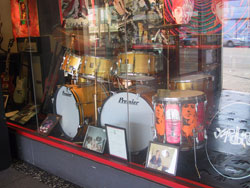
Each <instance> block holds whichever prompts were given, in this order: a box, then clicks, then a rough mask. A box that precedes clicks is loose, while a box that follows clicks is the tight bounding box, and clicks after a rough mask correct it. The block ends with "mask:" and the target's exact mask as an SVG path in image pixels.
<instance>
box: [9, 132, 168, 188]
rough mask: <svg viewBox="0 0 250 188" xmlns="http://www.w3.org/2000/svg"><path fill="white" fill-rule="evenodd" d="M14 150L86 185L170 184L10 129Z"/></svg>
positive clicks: (63, 176) (44, 167)
mask: <svg viewBox="0 0 250 188" xmlns="http://www.w3.org/2000/svg"><path fill="white" fill-rule="evenodd" d="M10 136H11V143H12V149H13V152H14V153H13V154H15V155H17V157H18V158H20V159H21V160H24V161H26V162H28V163H30V164H33V165H34V166H37V167H39V168H41V169H43V170H46V171H48V172H50V173H52V174H55V175H57V176H59V177H62V178H63V179H65V180H68V181H70V182H73V183H74V184H77V185H79V186H83V187H86V188H87V187H95V188H97V187H115V188H117V187H124V188H125V187H126V188H127V187H159V188H160V187H166V186H163V185H160V184H158V183H156V182H153V181H149V180H146V179H144V178H140V177H137V176H134V175H131V174H129V173H126V172H123V171H121V170H117V169H115V168H112V167H110V166H108V165H103V164H100V163H98V162H95V161H92V160H89V159H86V158H83V157H81V156H78V155H75V154H72V153H70V152H67V151H64V150H60V149H57V148H54V147H52V146H49V145H47V144H43V143H41V142H38V141H35V140H33V139H30V138H27V137H25V136H22V135H19V134H18V133H16V131H13V130H12V131H10Z"/></svg>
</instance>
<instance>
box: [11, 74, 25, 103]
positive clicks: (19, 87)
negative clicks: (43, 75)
mask: <svg viewBox="0 0 250 188" xmlns="http://www.w3.org/2000/svg"><path fill="white" fill-rule="evenodd" d="M26 88H27V78H20V77H19V76H17V78H16V88H15V91H14V95H13V100H14V102H15V103H17V104H23V103H24V102H25V100H26V96H27V89H26Z"/></svg>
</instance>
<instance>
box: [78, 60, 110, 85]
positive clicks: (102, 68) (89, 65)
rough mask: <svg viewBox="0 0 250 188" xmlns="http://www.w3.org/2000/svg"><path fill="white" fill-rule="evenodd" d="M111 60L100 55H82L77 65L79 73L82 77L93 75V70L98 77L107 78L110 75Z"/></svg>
mask: <svg viewBox="0 0 250 188" xmlns="http://www.w3.org/2000/svg"><path fill="white" fill-rule="evenodd" d="M111 67H112V61H111V60H110V59H105V58H102V57H94V56H84V57H83V58H82V61H81V65H80V67H79V71H78V72H79V74H80V75H82V76H83V77H86V78H88V77H90V78H93V77H95V71H96V72H97V77H98V78H103V79H104V80H108V79H109V77H110V70H111Z"/></svg>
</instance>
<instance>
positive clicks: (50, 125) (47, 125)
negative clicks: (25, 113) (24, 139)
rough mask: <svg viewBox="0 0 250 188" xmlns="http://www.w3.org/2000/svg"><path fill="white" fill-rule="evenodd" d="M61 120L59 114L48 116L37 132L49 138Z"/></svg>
mask: <svg viewBox="0 0 250 188" xmlns="http://www.w3.org/2000/svg"><path fill="white" fill-rule="evenodd" d="M61 118H62V116H60V115H57V114H48V115H47V116H46V118H45V119H44V120H43V122H42V123H41V125H40V126H39V127H38V128H37V132H38V133H39V134H40V135H43V136H48V135H49V134H50V132H51V131H52V130H53V129H54V127H55V126H56V125H57V124H58V122H59V120H60V119H61Z"/></svg>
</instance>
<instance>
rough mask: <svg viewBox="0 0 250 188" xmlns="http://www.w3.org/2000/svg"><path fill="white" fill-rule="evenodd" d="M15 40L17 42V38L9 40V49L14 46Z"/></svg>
mask: <svg viewBox="0 0 250 188" xmlns="http://www.w3.org/2000/svg"><path fill="white" fill-rule="evenodd" d="M14 42H15V39H10V40H9V44H8V49H10V48H11V47H12V46H13V44H14Z"/></svg>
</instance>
